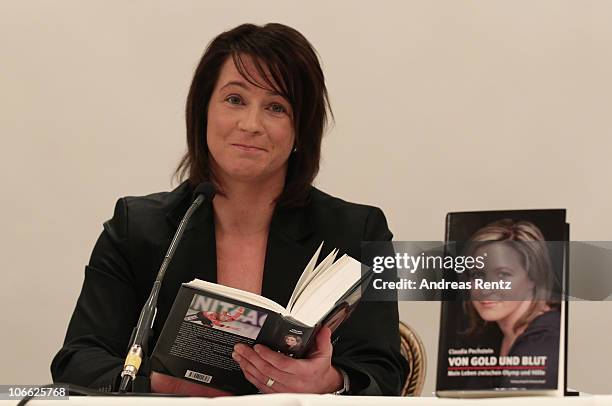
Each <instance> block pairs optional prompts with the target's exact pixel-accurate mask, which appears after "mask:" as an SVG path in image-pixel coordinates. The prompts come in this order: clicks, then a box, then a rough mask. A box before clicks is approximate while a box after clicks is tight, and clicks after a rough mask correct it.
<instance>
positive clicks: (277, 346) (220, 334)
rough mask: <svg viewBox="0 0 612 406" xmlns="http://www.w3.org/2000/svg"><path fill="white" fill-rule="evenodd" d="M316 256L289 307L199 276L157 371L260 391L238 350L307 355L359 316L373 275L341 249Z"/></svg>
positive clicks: (159, 355)
mask: <svg viewBox="0 0 612 406" xmlns="http://www.w3.org/2000/svg"><path fill="white" fill-rule="evenodd" d="M321 248H322V245H321V246H320V247H319V249H318V250H317V252H316V253H315V254H314V256H313V257H312V259H311V260H310V262H309V263H308V265H307V266H306V268H305V269H304V271H303V273H302V275H301V276H300V278H299V280H298V282H297V284H296V286H295V289H294V291H293V293H292V295H291V298H290V299H289V303H288V304H287V306H286V307H283V306H281V305H279V304H278V303H275V302H274V301H272V300H270V299H268V298H265V297H263V296H260V295H257V294H254V293H251V292H246V291H242V290H239V289H234V288H231V287H227V286H223V285H218V284H215V283H211V282H207V281H202V280H198V279H195V280H193V281H191V282H189V283H184V284H183V285H182V286H181V288H180V289H179V292H178V294H177V297H176V299H175V301H174V304H173V306H172V309H171V311H170V314H169V316H168V318H167V320H166V322H165V324H164V327H163V330H162V332H161V335H160V337H159V339H158V341H157V345H156V346H155V349H154V351H153V354H152V357H151V368H152V370H153V371H156V372H160V373H163V374H166V375H171V376H174V377H178V378H182V379H186V380H189V381H192V382H197V383H200V384H203V385H210V386H214V387H216V388H219V389H222V390H225V391H229V392H232V393H235V394H249V393H255V392H257V389H256V388H255V387H254V386H253V385H252V384H251V383H249V382H248V381H247V380H246V379H245V377H244V375H243V373H242V370H241V369H240V366H239V365H238V363H237V362H236V361H234V360H233V359H232V357H231V354H232V351H233V348H234V345H235V344H237V343H244V344H246V345H249V346H253V345H255V344H262V345H265V346H267V347H269V348H271V349H272V350H275V351H279V352H282V353H284V354H286V355H288V356H291V357H295V358H302V357H304V356H306V355H307V354H308V352H309V351H310V350H311V348H312V347H313V345H314V341H315V336H316V334H317V332H318V331H319V329H320V328H321V327H322V326H327V327H329V328H330V329H331V330H332V332H333V331H334V330H335V329H336V328H337V327H338V326H339V325H340V324H342V323H343V322H344V321H345V320H346V319H347V318H348V317H349V316H350V314H351V313H352V311H353V309H354V308H355V306H356V304H357V303H358V302H359V300H360V299H361V294H362V288H363V287H364V286H366V284H367V283H368V280H369V278H370V272H369V270H368V269H367V268H365V267H364V269H362V265H361V263H360V262H359V261H357V260H355V259H353V258H351V257H349V256H348V255H343V256H342V257H340V258H339V259H338V260H336V256H337V253H338V251H337V250H333V251H332V252H331V253H330V254H329V255H328V256H327V257H326V258H325V259H323V260H322V261H321V262H320V263H319V264H318V265H316V264H317V260H318V257H319V254H320V252H321Z"/></svg>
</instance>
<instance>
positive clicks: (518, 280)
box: [466, 219, 560, 382]
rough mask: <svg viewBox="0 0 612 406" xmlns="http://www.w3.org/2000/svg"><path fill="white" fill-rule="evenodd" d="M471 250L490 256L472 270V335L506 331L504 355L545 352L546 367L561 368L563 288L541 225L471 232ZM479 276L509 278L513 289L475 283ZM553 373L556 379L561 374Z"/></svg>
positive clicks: (500, 224)
mask: <svg viewBox="0 0 612 406" xmlns="http://www.w3.org/2000/svg"><path fill="white" fill-rule="evenodd" d="M467 252H468V255H471V256H474V257H477V256H482V257H484V258H486V259H485V261H484V262H485V267H484V268H483V269H482V270H478V269H474V270H472V271H470V275H469V277H470V279H471V281H472V291H471V301H469V302H466V309H467V313H468V318H469V323H470V326H469V329H468V333H469V335H476V334H478V333H485V332H486V334H487V335H489V336H501V341H500V342H499V344H497V347H498V354H499V356H502V357H503V356H523V355H540V356H546V357H547V364H546V367H547V369H549V370H550V371H556V370H557V363H558V353H559V323H560V313H559V308H560V306H559V301H558V298H556V297H555V296H556V295H558V294H559V291H558V290H557V289H558V287H557V286H556V285H555V277H554V272H553V267H552V263H551V259H550V254H549V250H548V246H547V243H546V241H545V239H544V236H543V235H542V232H541V231H540V229H539V228H538V227H537V226H536V225H534V224H533V223H531V222H528V221H514V220H510V219H504V220H500V221H496V222H494V223H491V224H489V225H487V226H486V227H483V228H481V229H480V230H478V231H477V232H476V233H475V234H474V235H473V236H472V237H471V239H470V242H469V243H468V248H467ZM478 279H480V280H483V281H485V282H499V281H500V280H502V281H505V282H510V287H511V289H508V290H506V289H502V285H500V286H498V287H499V288H500V289H487V288H485V289H483V288H476V285H475V282H476V280H478ZM503 286H505V285H503ZM492 330H493V331H492ZM499 333H501V334H499ZM551 378H553V379H554V381H555V382H556V377H551Z"/></svg>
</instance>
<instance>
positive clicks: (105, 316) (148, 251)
mask: <svg viewBox="0 0 612 406" xmlns="http://www.w3.org/2000/svg"><path fill="white" fill-rule="evenodd" d="M328 110H329V103H328V98H327V90H326V87H325V82H324V77H323V73H322V71H321V67H320V65H319V61H318V59H317V56H316V53H315V51H314V49H313V48H312V46H311V45H310V44H309V43H308V41H307V40H306V39H305V38H304V37H303V36H302V35H301V34H300V33H298V32H297V31H295V30H293V29H292V28H289V27H287V26H283V25H280V24H267V25H265V26H263V27H258V26H254V25H250V24H245V25H241V26H239V27H236V28H235V29H233V30H231V31H228V32H225V33H222V34H221V35H219V36H218V37H217V38H215V39H214V40H213V41H212V42H211V43H210V44H209V46H208V48H207V50H206V52H205V53H204V56H203V57H202V59H201V61H200V63H199V66H198V68H197V70H196V72H195V76H194V79H193V82H192V85H191V88H190V91H189V96H188V99H187V108H186V119H187V146H188V151H187V153H186V155H185V156H184V157H183V159H182V161H181V163H180V165H179V169H178V171H177V173H178V174H179V176H186V178H187V180H186V181H185V182H183V183H182V184H181V185H180V186H179V187H178V188H176V189H175V190H173V191H172V192H169V193H157V194H153V195H149V196H145V197H129V198H123V199H120V200H119V201H118V203H117V205H116V207H115V213H114V216H113V218H112V219H111V220H109V221H108V222H106V223H105V225H104V231H103V232H102V235H101V236H100V238H99V240H98V242H97V244H96V246H95V248H94V251H93V254H92V257H91V259H90V263H89V265H88V266H87V267H86V272H85V282H84V284H83V289H82V292H81V295H80V297H79V300H78V303H77V306H76V309H75V312H74V314H73V317H72V320H71V322H70V325H69V327H68V332H67V334H66V340H65V342H64V347H63V348H62V349H61V350H60V352H59V353H58V354H57V356H56V357H55V359H54V360H53V363H52V366H51V370H52V373H53V377H54V380H55V381H56V382H57V381H59V382H71V383H76V384H80V385H86V386H91V387H98V388H106V389H109V388H111V387H114V385H115V383H116V380H117V374H118V372H119V369H120V366H121V364H122V358H123V357H124V355H125V350H126V346H127V344H128V341H129V337H130V332H131V328H132V327H133V326H134V325H135V324H136V319H137V316H138V312H139V311H140V308H141V306H142V304H143V303H144V301H145V299H146V297H147V296H148V292H149V290H150V287H151V285H152V282H153V279H154V277H155V274H156V272H157V269H158V267H159V264H160V263H161V260H162V257H163V255H164V253H165V250H166V248H167V246H168V243H169V241H170V239H171V237H172V235H173V234H174V232H175V231H176V227H177V225H178V222H179V221H180V219H181V218H182V216H183V214H184V213H185V211H186V210H187V207H188V205H189V203H190V201H191V195H192V191H193V188H194V186H195V185H197V184H199V183H200V182H203V181H211V182H213V184H214V185H215V187H216V189H217V195H216V196H215V198H214V200H213V202H212V204H209V205H208V206H204V207H201V208H200V210H199V211H198V212H196V213H195V215H194V216H193V217H192V219H191V223H190V225H189V226H188V228H187V231H186V233H185V235H184V239H183V241H182V242H181V245H180V247H179V248H178V250H177V252H176V254H175V257H174V260H173V262H172V264H171V265H170V267H169V268H168V271H167V273H166V277H165V280H164V284H163V287H162V291H161V293H160V299H159V304H158V314H157V318H156V321H155V326H154V328H155V332H156V333H159V331H160V330H161V327H162V326H163V323H164V321H165V320H166V317H167V315H168V312H169V310H170V306H171V304H172V301H173V300H174V297H175V296H176V293H177V291H178V288H179V286H180V284H181V283H183V282H186V281H189V280H192V279H193V278H200V279H204V280H209V281H212V282H216V283H220V284H224V285H227V286H232V287H235V288H239V289H243V290H248V291H250V292H254V293H258V294H262V295H264V296H267V297H269V298H271V299H273V300H275V301H276V302H278V303H280V304H286V303H287V301H288V299H289V296H290V294H291V291H292V289H293V287H294V285H295V283H296V282H297V279H298V277H299V273H300V272H301V270H302V269H303V268H304V266H305V265H306V263H307V262H308V259H309V258H310V256H311V255H312V253H313V252H315V250H316V248H317V247H318V245H319V244H320V243H321V241H325V247H326V249H327V250H330V249H331V248H332V247H337V248H339V249H340V250H342V251H344V252H346V253H348V254H349V255H351V256H353V257H354V258H358V259H359V258H360V243H361V241H362V240H365V241H375V240H390V239H391V238H392V234H391V232H390V231H389V229H388V227H387V224H386V221H385V218H384V215H383V214H382V212H381V211H380V209H377V208H374V207H368V206H363V205H357V204H352V203H348V202H345V201H342V200H340V199H337V198H334V197H332V196H329V195H327V194H325V193H323V192H321V191H319V190H317V189H316V188H314V187H312V182H313V180H314V178H315V176H316V174H317V171H318V168H319V158H320V150H321V137H322V135H323V131H324V128H325V124H326V118H327V112H328ZM380 314H385V316H386V317H384V318H381V317H379V315H380ZM397 320H398V315H397V306H396V304H395V303H392V302H389V303H374V302H370V303H363V304H362V305H360V306H359V308H358V309H357V310H355V313H354V315H353V316H352V317H351V319H350V320H349V321H347V322H346V323H345V324H344V325H342V326H341V327H340V328H339V329H338V331H337V332H336V333H335V334H334V338H333V339H334V340H336V341H337V342H336V344H335V345H334V347H333V351H332V345H331V342H332V337H331V333H330V331H329V329H321V333H320V334H319V335H318V336H317V340H316V348H315V350H314V351H313V352H312V353H311V354H310V356H309V357H308V358H306V359H300V360H297V359H292V358H290V357H286V356H284V355H282V354H278V353H276V352H273V351H270V350H269V349H268V348H265V347H261V346H256V347H255V348H250V347H247V346H244V345H238V346H236V348H235V351H234V354H233V356H234V359H235V360H236V361H237V362H238V363H239V365H240V367H241V368H242V370H243V372H244V375H245V377H246V378H247V379H248V380H249V381H250V382H251V383H252V384H253V385H254V390H255V388H257V389H258V390H259V391H261V392H265V393H269V392H310V393H333V392H342V391H344V393H346V392H347V389H349V388H350V393H354V394H372V395H381V394H396V393H398V392H399V388H400V386H401V383H402V381H403V379H404V377H405V374H406V365H405V362H404V360H403V358H402V356H401V355H400V352H399V335H398V330H397ZM374 329H375V330H374ZM372 331H376V333H377V334H376V339H372V336H371V332H372ZM156 339H157V335H155V336H154V337H153V340H152V341H153V343H154V342H155V341H156ZM347 382H348V383H349V384H348V386H349V388H347V385H346V383H347ZM151 386H152V389H153V390H154V391H163V392H166V391H170V392H178V393H191V394H199V395H218V394H221V393H220V392H219V391H215V390H214V389H212V388H207V387H205V386H202V385H197V384H192V383H189V382H186V381H182V380H174V379H172V378H168V377H162V376H159V375H157V374H153V375H152V377H151Z"/></svg>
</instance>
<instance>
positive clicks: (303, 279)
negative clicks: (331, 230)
mask: <svg viewBox="0 0 612 406" xmlns="http://www.w3.org/2000/svg"><path fill="white" fill-rule="evenodd" d="M323 244H324V242H322V243H321V245H319V248H318V249H317V252H315V254H314V255H313V256H312V258H310V261H309V262H308V265H306V268H304V271H303V272H302V275H300V279H299V280H298V281H297V283H296V284H295V288H293V293H291V297H290V298H289V302H288V303H287V309H291V306H292V305H293V303H294V301H295V299H296V298H297V296H298V295H299V294H300V293H301V292H302V290H303V288H304V286H305V285H306V284H307V283H308V281H309V280H310V276H311V275H312V273H313V270H314V268H315V265H316V264H317V260H318V259H319V255H320V254H321V248H323Z"/></svg>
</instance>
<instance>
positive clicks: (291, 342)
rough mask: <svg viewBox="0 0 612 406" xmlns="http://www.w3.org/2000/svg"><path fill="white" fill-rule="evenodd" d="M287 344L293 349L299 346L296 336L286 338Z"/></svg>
mask: <svg viewBox="0 0 612 406" xmlns="http://www.w3.org/2000/svg"><path fill="white" fill-rule="evenodd" d="M285 344H287V345H288V346H289V347H293V346H294V345H296V344H297V340H296V339H295V337H294V336H286V337H285Z"/></svg>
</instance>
